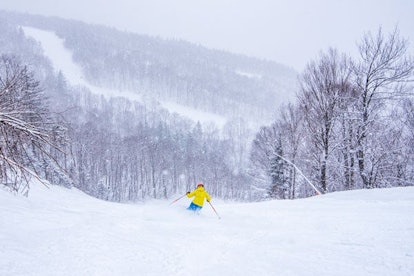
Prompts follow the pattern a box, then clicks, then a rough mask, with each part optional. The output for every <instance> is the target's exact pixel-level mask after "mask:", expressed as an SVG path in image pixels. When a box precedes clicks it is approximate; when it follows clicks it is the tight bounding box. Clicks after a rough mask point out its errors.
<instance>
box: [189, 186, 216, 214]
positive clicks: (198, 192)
mask: <svg viewBox="0 0 414 276" xmlns="http://www.w3.org/2000/svg"><path fill="white" fill-rule="evenodd" d="M187 197H188V198H191V197H195V198H194V200H193V201H192V202H191V204H190V206H188V208H187V210H191V211H194V212H196V211H200V210H201V208H203V205H204V199H207V202H210V200H211V196H210V195H209V194H208V193H207V191H206V190H204V184H203V183H201V182H200V183H197V188H196V189H195V190H194V191H192V192H191V193H190V192H187Z"/></svg>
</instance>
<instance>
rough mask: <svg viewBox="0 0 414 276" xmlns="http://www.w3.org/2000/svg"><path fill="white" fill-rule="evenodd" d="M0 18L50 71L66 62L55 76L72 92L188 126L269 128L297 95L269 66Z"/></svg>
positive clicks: (58, 24) (282, 73)
mask: <svg viewBox="0 0 414 276" xmlns="http://www.w3.org/2000/svg"><path fill="white" fill-rule="evenodd" d="M1 18H3V20H5V21H6V22H7V23H9V24H14V25H15V26H22V27H24V28H23V30H25V31H24V33H25V34H26V35H27V36H29V37H31V38H32V39H34V40H36V41H38V43H40V46H41V48H43V50H44V55H45V56H46V57H47V58H48V59H49V60H50V61H51V62H52V64H53V65H56V64H57V63H59V60H60V59H62V58H64V56H65V55H66V56H68V55H69V56H70V58H69V59H67V58H66V61H72V64H71V65H69V64H68V63H67V62H66V65H69V67H66V68H59V67H56V66H54V69H55V70H56V71H59V70H60V71H61V72H62V73H63V76H64V77H65V78H66V79H67V80H68V81H69V83H70V84H72V85H79V84H80V85H82V86H85V87H86V88H88V89H89V90H92V91H93V92H96V91H98V92H99V93H105V94H107V95H108V94H110V95H111V96H118V97H126V98H129V99H133V100H136V99H137V98H141V99H142V98H146V99H147V100H148V101H151V100H152V101H157V102H159V103H160V104H161V106H162V107H164V108H165V109H167V110H169V111H170V112H172V113H178V114H181V115H184V116H185V117H187V118H190V119H192V120H198V119H200V118H201V119H204V118H205V117H213V121H215V122H216V123H217V122H218V126H220V127H222V126H223V124H224V123H225V122H226V121H227V120H232V119H234V118H239V117H242V118H245V119H246V120H247V121H249V122H250V123H251V124H252V125H254V126H255V127H257V126H260V125H263V124H266V123H269V122H270V121H271V120H272V119H273V118H274V116H275V113H276V111H277V108H278V107H279V106H280V104H282V103H286V102H288V101H289V100H293V97H294V94H295V92H296V90H297V80H296V72H295V71H293V70H292V69H290V68H288V67H286V66H283V65H280V64H277V63H274V62H270V61H265V60H258V59H254V58H249V57H246V56H241V55H234V54H231V53H226V52H222V51H216V50H210V49H207V48H205V47H202V46H199V45H194V44H191V43H188V42H185V41H175V40H163V39H160V38H153V37H149V36H144V35H138V34H132V33H126V32H121V31H118V30H114V29H111V28H108V27H104V26H96V25H88V24H85V23H82V22H77V21H68V20H63V19H58V18H48V17H41V16H32V15H27V14H26V15H21V14H12V13H6V12H2V13H0V20H1ZM27 27H30V28H32V29H31V30H32V32H29V31H28V30H29V28H27ZM34 30H37V31H36V33H33V31H34ZM57 41H59V42H57ZM59 44H61V46H62V47H60V46H59V47H60V48H56V46H58V45H59ZM46 48H49V49H50V48H54V50H53V51H54V52H53V51H52V52H51V51H48V50H47V49H46ZM58 49H61V50H60V51H58ZM65 52H66V53H65ZM74 80H75V81H74ZM197 112H200V114H197ZM203 112H204V113H203ZM203 115H204V116H203ZM216 117H217V118H216Z"/></svg>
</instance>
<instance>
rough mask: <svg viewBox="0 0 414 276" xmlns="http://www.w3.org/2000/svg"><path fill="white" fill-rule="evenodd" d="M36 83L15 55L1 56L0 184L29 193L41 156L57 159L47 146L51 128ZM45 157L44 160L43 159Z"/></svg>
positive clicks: (37, 171) (49, 145)
mask: <svg viewBox="0 0 414 276" xmlns="http://www.w3.org/2000/svg"><path fill="white" fill-rule="evenodd" d="M51 122H52V121H51V118H50V116H49V112H48V110H47V108H46V107H45V99H44V96H43V93H42V90H41V89H40V87H39V82H38V81H36V80H35V79H34V77H33V73H32V72H31V71H29V69H28V68H27V67H26V66H23V65H21V64H20V63H19V62H18V61H17V59H16V58H14V57H9V56H5V55H3V56H1V57H0V170H1V172H0V181H1V182H0V183H2V184H3V185H6V186H7V187H9V188H10V189H11V190H14V191H17V192H28V188H29V186H28V184H29V180H30V177H33V176H34V177H36V178H38V179H39V180H40V179H41V177H40V170H39V168H40V159H41V158H46V159H49V160H51V161H53V162H55V161H57V160H55V158H54V157H53V156H52V154H50V151H49V150H50V149H51V148H54V149H56V150H58V147H56V146H55V145H54V144H53V142H52V141H53V137H56V135H54V134H53V133H52V132H53V129H55V128H56V127H57V126H56V125H53V124H51ZM43 160H44V159H43Z"/></svg>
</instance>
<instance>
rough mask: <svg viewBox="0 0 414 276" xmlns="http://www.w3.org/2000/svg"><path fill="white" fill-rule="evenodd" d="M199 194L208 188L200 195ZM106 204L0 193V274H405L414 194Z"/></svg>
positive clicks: (413, 240) (412, 238) (61, 194)
mask: <svg viewBox="0 0 414 276" xmlns="http://www.w3.org/2000/svg"><path fill="white" fill-rule="evenodd" d="M207 188H208V187H207ZM171 201H172V199H169V200H165V201H162V200H161V201H153V202H149V203H147V204H145V205H140V204H138V205H129V204H116V203H109V202H104V201H100V200H97V199H95V198H91V197H88V196H87V195H85V194H83V193H82V192H80V191H78V190H76V189H72V190H67V189H64V188H60V187H56V186H52V187H51V188H50V189H46V188H45V187H43V186H41V185H32V191H31V194H30V197H29V198H24V197H20V196H14V195H12V194H10V193H7V192H4V191H0V202H1V205H0V218H1V219H0V247H1V250H0V275H13V276H15V275H318V276H321V275H375V276H378V275H387V276H388V275H413V273H414V251H413V248H414V217H413V212H412V210H413V208H414V188H413V187H408V188H394V189H380V190H364V191H352V192H342V193H334V194H329V195H323V196H317V197H313V198H309V199H305V200H295V201H271V202H270V201H269V202H263V203H249V204H241V203H232V202H217V201H216V200H213V201H212V203H213V204H214V206H215V207H216V209H217V211H218V213H219V214H220V215H221V217H222V218H221V219H220V220H219V219H217V217H216V215H215V213H214V212H213V211H212V209H211V208H210V206H208V205H207V206H205V208H204V209H203V210H202V212H201V214H200V215H194V214H192V213H189V212H188V211H186V210H185V207H186V206H187V204H188V203H189V200H188V199H181V200H180V201H178V202H177V203H175V204H173V205H169V203H170V202H171Z"/></svg>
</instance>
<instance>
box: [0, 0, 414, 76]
mask: <svg viewBox="0 0 414 276" xmlns="http://www.w3.org/2000/svg"><path fill="white" fill-rule="evenodd" d="M97 7H99V8H97ZM0 9H3V10H9V11H18V12H28V13H32V14H41V15H47V16H52V15H53V16H58V17H62V18H68V19H76V20H80V21H84V22H87V23H98V24H103V25H107V26H112V27H115V28H117V29H120V30H126V31H132V32H136V33H140V34H147V35H151V36H159V37H161V38H166V39H169V38H173V39H183V40H186V41H189V42H193V43H197V44H201V45H203V46H205V47H208V48H213V49H219V50H226V51H230V52H233V53H239V54H245V55H248V56H252V57H257V58H262V59H268V60H273V61H276V62H279V63H282V64H284V65H287V66H290V67H292V68H294V69H296V70H297V71H299V72H300V71H302V70H303V69H304V67H305V65H306V64H307V63H308V62H309V61H311V60H312V59H315V58H316V57H317V56H318V54H319V52H320V51H325V50H327V49H328V48H329V47H333V48H337V49H338V50H339V51H341V52H345V53H349V54H355V53H356V43H357V41H359V40H360V39H361V37H362V35H363V34H364V33H366V32H368V31H370V32H376V31H377V30H378V28H379V27H382V28H383V30H384V31H385V32H390V31H392V30H393V29H394V28H395V27H396V26H398V28H399V30H400V34H401V36H402V37H404V38H407V39H409V40H410V49H411V50H410V51H411V52H413V51H412V49H414V47H413V43H414V42H413V41H412V40H413V39H414V37H413V35H412V34H413V33H414V19H413V17H412V14H411V11H413V10H414V1H409V0H397V1H387V0H380V1H375V0H364V1H356V0H351V1H346V2H337V1H335V2H333V1H329V0H312V1H305V0H294V1H289V2H286V1H281V0H274V1H272V0H258V1H254V2H253V1H236V0H209V1H197V2H196V1H193V0H175V1H163V0H139V1H133V0H117V1H116V2H115V1H112V0H103V1H102V0H83V1H76V0H71V1H67V0H63V1H59V5H57V4H56V2H55V1H52V0H37V1H35V2H34V1H30V0H3V1H2V4H1V5H0Z"/></svg>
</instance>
